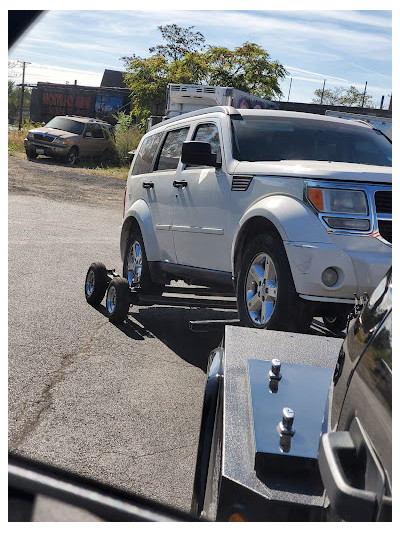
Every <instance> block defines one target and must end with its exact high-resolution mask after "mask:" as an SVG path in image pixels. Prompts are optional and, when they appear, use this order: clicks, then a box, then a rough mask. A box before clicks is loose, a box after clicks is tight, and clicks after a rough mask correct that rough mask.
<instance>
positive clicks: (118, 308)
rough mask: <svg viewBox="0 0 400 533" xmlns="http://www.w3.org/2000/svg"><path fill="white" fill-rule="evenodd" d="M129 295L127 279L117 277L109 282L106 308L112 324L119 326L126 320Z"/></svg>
mask: <svg viewBox="0 0 400 533" xmlns="http://www.w3.org/2000/svg"><path fill="white" fill-rule="evenodd" d="M130 293H131V291H130V288H129V283H128V280H127V279H125V278H121V277H119V276H118V277H116V278H114V279H113V280H112V281H111V282H110V285H109V286H108V289H107V295H106V307H107V311H108V318H109V320H110V322H112V323H113V324H120V323H122V322H123V321H124V320H125V319H126V317H127V315H128V311H129V304H130V295H131V294H130Z"/></svg>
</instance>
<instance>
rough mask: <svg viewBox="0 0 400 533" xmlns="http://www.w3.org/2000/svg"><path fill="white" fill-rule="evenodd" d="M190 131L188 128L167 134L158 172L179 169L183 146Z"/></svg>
mask: <svg viewBox="0 0 400 533" xmlns="http://www.w3.org/2000/svg"><path fill="white" fill-rule="evenodd" d="M188 131H189V128H188V127H186V128H182V129H180V130H172V131H169V132H168V133H167V136H166V137H165V141H164V144H163V147H162V150H161V153H160V157H159V159H158V165H156V170H170V169H172V170H174V169H176V168H177V166H178V163H179V160H180V158H181V154H182V144H183V142H184V141H185V140H186V137H187V133H188Z"/></svg>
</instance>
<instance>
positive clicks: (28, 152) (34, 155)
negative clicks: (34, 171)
mask: <svg viewBox="0 0 400 533" xmlns="http://www.w3.org/2000/svg"><path fill="white" fill-rule="evenodd" d="M37 156H38V155H37V153H36V152H35V150H26V157H27V158H28V159H36V158H37Z"/></svg>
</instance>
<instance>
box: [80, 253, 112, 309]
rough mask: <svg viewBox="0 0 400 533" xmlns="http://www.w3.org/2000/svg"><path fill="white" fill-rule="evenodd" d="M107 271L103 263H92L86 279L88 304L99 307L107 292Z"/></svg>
mask: <svg viewBox="0 0 400 533" xmlns="http://www.w3.org/2000/svg"><path fill="white" fill-rule="evenodd" d="M107 285H108V276H107V269H106V267H105V265H103V263H92V264H91V265H90V267H89V269H88V271H87V274H86V279H85V297H86V301H87V303H88V304H90V305H93V306H97V305H99V304H100V303H101V301H102V300H103V298H104V295H105V293H106V290H107Z"/></svg>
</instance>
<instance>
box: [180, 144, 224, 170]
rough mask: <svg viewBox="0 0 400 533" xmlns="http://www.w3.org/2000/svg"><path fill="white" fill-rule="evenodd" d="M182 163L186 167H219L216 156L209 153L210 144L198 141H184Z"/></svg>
mask: <svg viewBox="0 0 400 533" xmlns="http://www.w3.org/2000/svg"><path fill="white" fill-rule="evenodd" d="M181 159H182V163H185V164H186V165H196V166H203V165H204V166H207V167H220V166H221V163H219V162H217V155H216V154H213V153H212V152H211V144H210V143H204V142H200V141H186V142H184V143H183V145H182V157H181Z"/></svg>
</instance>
